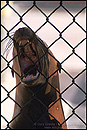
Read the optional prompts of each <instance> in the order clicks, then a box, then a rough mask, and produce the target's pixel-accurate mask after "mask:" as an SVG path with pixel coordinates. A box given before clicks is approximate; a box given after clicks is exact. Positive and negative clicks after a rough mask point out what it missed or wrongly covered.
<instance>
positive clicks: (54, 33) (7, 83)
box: [1, 1, 86, 129]
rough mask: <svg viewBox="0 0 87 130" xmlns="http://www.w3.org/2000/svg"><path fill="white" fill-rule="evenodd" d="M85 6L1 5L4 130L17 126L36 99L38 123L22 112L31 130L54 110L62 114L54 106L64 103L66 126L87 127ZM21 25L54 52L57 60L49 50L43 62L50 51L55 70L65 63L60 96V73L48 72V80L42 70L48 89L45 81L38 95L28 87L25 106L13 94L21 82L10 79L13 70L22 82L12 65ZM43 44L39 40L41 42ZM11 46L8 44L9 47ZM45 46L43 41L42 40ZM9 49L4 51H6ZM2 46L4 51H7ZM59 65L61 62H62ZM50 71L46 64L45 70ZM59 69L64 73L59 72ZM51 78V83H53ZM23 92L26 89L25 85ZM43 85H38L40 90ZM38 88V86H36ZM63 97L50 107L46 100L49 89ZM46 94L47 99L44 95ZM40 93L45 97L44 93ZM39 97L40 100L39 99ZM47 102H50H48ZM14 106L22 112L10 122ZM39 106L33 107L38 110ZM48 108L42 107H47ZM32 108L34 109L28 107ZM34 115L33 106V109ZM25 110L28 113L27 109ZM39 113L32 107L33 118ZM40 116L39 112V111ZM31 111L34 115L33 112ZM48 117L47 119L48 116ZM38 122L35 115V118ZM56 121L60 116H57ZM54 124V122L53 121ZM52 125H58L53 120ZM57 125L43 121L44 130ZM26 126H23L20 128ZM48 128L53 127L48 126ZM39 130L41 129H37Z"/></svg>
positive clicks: (74, 3) (56, 3)
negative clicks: (17, 33) (17, 31)
mask: <svg viewBox="0 0 87 130" xmlns="http://www.w3.org/2000/svg"><path fill="white" fill-rule="evenodd" d="M85 5H86V2H84V1H70V2H68V1H64V2H63V1H2V2H1V15H2V16H1V18H2V20H1V24H2V25H1V33H2V36H1V45H2V46H1V55H2V57H1V78H2V80H1V81H2V82H1V84H2V86H1V92H2V96H1V112H2V113H1V114H2V118H1V119H2V120H1V128H2V129H3V128H4V129H8V128H10V123H12V122H14V121H15V120H16V119H17V118H18V117H20V116H21V113H22V112H24V111H25V110H26V108H27V106H29V105H30V104H32V103H33V102H32V101H34V102H35V100H36V106H39V105H40V106H41V107H42V108H43V111H44V107H45V111H44V112H43V114H42V113H41V116H40V115H39V114H40V113H39V114H38V119H37V120H34V119H32V115H31V119H30V117H29V116H28V115H27V114H25V113H24V117H23V119H24V121H25V120H26V119H27V118H28V120H29V121H30V122H31V123H33V128H36V126H35V124H36V123H38V125H39V126H40V128H42V126H43V125H44V124H42V122H39V121H41V120H42V119H44V118H46V119H48V118H49V117H50V119H51V118H52V119H53V120H54V119H55V118H56V116H57V113H56V116H54V115H52V114H51V113H50V110H51V109H52V107H54V109H55V110H59V106H57V107H56V104H57V103H58V102H59V100H60V99H61V102H62V104H63V109H64V115H65V121H66V124H67V128H72V129H74V128H77V129H78V128H81V129H83V128H86V116H85V111H86V85H85V83H86V75H85V70H86V68H85V67H86V49H85V48H86V44H85V43H86V36H85V35H86V20H85V18H86V6H85ZM20 27H28V28H29V27H30V28H32V30H33V31H34V32H35V33H36V34H37V35H38V36H39V37H41V39H42V40H44V41H46V43H47V45H48V47H47V48H48V50H49V49H50V50H51V51H52V52H53V54H54V56H55V57H54V56H52V55H51V54H50V53H49V51H46V53H45V54H44V55H43V56H42V55H41V57H40V59H39V61H40V60H42V59H43V57H45V56H46V55H47V53H48V56H49V57H51V59H52V60H54V61H55V62H56V63H57V65H58V66H57V67H59V66H60V64H61V74H59V81H60V92H59V91H58V90H57V89H56V84H55V83H54V79H55V75H56V74H57V71H58V70H59V69H58V68H56V70H53V71H52V68H51V69H50V71H51V72H50V75H49V76H48V77H46V75H44V73H43V72H41V70H39V73H40V74H41V75H43V77H44V78H45V79H46V83H47V84H48V88H47V89H46V91H45V87H46V83H45V84H44V85H43V86H42V88H40V89H39V90H38V91H35V92H33V90H32V89H27V93H26V95H23V96H22V97H21V101H23V99H24V98H25V96H26V97H27V96H28V94H29V93H31V95H32V96H31V99H27V100H26V103H24V104H23V105H22V106H21V104H20V103H19V102H18V101H17V102H16V100H15V91H16V90H17V89H19V88H20V84H21V82H20V81H19V82H18V83H16V79H15V78H12V73H11V71H14V73H15V75H18V77H20V79H21V75H20V74H19V73H18V72H17V71H16V70H15V69H14V68H12V64H13V62H14V60H15V59H17V58H18V56H19V54H17V56H15V57H13V54H12V52H13V49H11V48H13V43H12V38H13V34H14V32H15V31H16V30H17V29H18V28H20ZM40 42H41V41H40ZM7 43H8V46H6V45H7ZM41 44H42V42H41ZM5 46H6V48H5ZM4 48H5V49H6V50H4ZM59 62H60V64H59ZM45 67H47V66H45ZM59 71H60V70H59ZM50 80H52V81H53V83H52V82H50ZM22 87H23V89H24V90H25V87H24V86H22ZM39 87H40V86H39ZM35 89H36V88H35ZM50 90H52V92H54V93H55V95H56V94H57V96H58V95H59V97H57V98H56V100H54V99H55V98H53V96H52V97H51V99H52V98H53V100H54V101H53V102H51V104H50V105H49V106H47V105H48V103H49V101H48V99H49V98H48V97H49V94H51V93H49V91H50ZM43 91H44V92H45V93H46V96H47V97H44V96H43ZM40 94H41V95H40ZM39 96H40V97H39ZM46 101H47V102H46ZM14 104H16V106H17V107H19V109H20V111H19V112H18V113H16V115H15V117H14V118H13V119H12V114H13V109H14ZM36 106H35V107H36ZM43 106H44V107H43ZM29 108H30V107H29ZM30 110H31V111H33V108H31V109H30ZM26 111H27V110H26ZM37 111H38V109H37V110H36V108H34V111H33V115H34V113H35V112H37ZM39 112H41V111H39ZM31 113H32V112H31ZM46 114H47V115H48V116H47V117H46ZM35 118H36V117H35ZM56 119H57V118H56ZM48 120H49V119H48ZM51 121H52V120H51ZM56 121H57V125H58V127H57V128H59V127H60V128H61V127H62V126H63V125H64V121H62V122H59V119H57V120H56ZM53 122H54V121H53ZM53 122H50V124H49V121H48V122H45V127H44V128H52V129H55V125H54V124H52V123H53ZM22 125H23V124H21V126H22ZM49 125H50V126H49ZM38 128H39V127H38Z"/></svg>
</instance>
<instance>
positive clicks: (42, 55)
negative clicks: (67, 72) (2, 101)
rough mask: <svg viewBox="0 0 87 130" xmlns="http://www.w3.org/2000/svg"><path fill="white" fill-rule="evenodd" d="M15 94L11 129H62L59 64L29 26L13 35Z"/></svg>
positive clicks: (64, 123) (64, 126) (63, 124)
mask: <svg viewBox="0 0 87 130" xmlns="http://www.w3.org/2000/svg"><path fill="white" fill-rule="evenodd" d="M13 44H14V46H13V67H12V75H13V76H14V73H15V77H16V85H17V87H16V95H15V107H14V113H13V118H12V121H11V124H10V128H11V129H62V128H63V129H66V128H67V127H66V122H65V118H64V113H63V108H62V104H61V98H60V87H59V74H58V70H59V71H60V70H61V68H60V63H59V62H58V61H57V60H55V59H54V55H53V53H52V52H51V51H50V49H48V46H47V44H46V43H45V42H44V41H43V40H41V39H40V38H39V37H38V36H37V35H36V34H35V33H34V31H33V30H32V29H30V28H26V27H23V28H19V29H18V30H17V31H16V32H15V33H14V36H13Z"/></svg>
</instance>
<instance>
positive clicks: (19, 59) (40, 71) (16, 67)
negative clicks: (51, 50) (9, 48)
mask: <svg viewBox="0 0 87 130" xmlns="http://www.w3.org/2000/svg"><path fill="white" fill-rule="evenodd" d="M13 43H14V47H13V69H12V72H15V74H16V75H15V76H16V80H17V81H16V82H17V83H18V82H20V81H21V83H23V84H25V85H28V86H29V87H32V86H37V85H44V84H46V79H47V77H48V68H49V60H48V54H47V51H48V49H47V47H46V45H45V43H44V42H43V41H42V40H41V39H40V38H39V37H38V36H37V35H36V34H35V33H34V32H33V31H32V30H31V29H30V28H26V27H23V28H19V29H18V30H17V31H16V32H15V33H14V36H13Z"/></svg>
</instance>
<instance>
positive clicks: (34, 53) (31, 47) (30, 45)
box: [29, 43, 36, 56]
mask: <svg viewBox="0 0 87 130" xmlns="http://www.w3.org/2000/svg"><path fill="white" fill-rule="evenodd" d="M29 46H30V49H31V50H32V52H33V53H34V56H36V52H35V50H34V49H33V47H32V43H30V44H29Z"/></svg>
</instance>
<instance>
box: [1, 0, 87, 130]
mask: <svg viewBox="0 0 87 130" xmlns="http://www.w3.org/2000/svg"><path fill="white" fill-rule="evenodd" d="M25 2H26V1H25ZM84 2H85V1H84ZM77 6H78V5H77ZM6 8H9V9H10V10H11V11H12V12H15V14H16V15H17V17H19V21H17V22H16V24H15V25H13V27H12V28H10V30H8V27H6V26H4V24H3V22H2V24H1V27H2V29H3V30H4V31H5V33H6V34H5V36H3V37H2V39H1V44H4V42H5V41H6V39H7V38H9V39H12V36H11V35H10V32H11V31H12V30H13V29H15V28H16V27H17V26H18V25H19V24H20V23H22V24H24V25H25V26H26V27H28V28H30V27H29V25H28V24H27V23H26V22H25V21H24V16H26V15H27V14H28V13H29V12H30V11H32V10H33V9H35V8H36V9H37V10H38V11H39V12H40V13H41V14H42V16H43V17H44V18H45V22H44V23H43V24H42V25H41V26H39V28H38V29H37V30H36V31H35V33H37V32H39V31H40V30H41V29H42V28H43V27H44V26H45V25H46V24H49V25H51V26H52V27H53V28H54V30H55V31H57V32H58V34H59V36H58V38H57V39H55V40H54V41H53V42H52V43H51V44H50V45H49V46H48V49H50V48H51V47H52V46H53V45H54V44H56V42H58V41H59V40H60V39H62V40H63V41H64V43H65V44H67V46H69V47H70V48H71V50H72V53H70V54H69V55H68V56H67V57H66V58H65V59H64V60H63V61H61V72H64V73H65V74H66V75H67V76H68V77H69V78H70V79H71V83H70V84H69V85H68V86H66V88H65V89H64V90H63V91H62V92H61V93H60V94H61V97H60V98H61V100H62V101H63V102H64V103H65V104H66V105H67V106H68V107H69V108H70V109H71V113H70V115H69V116H68V117H66V119H65V121H66V124H67V128H69V127H68V123H67V122H68V121H69V120H70V119H71V118H72V117H73V116H75V117H74V119H75V118H76V119H77V120H78V119H79V120H80V122H81V123H82V124H83V125H84V128H86V121H85V120H84V117H81V116H80V115H79V113H77V112H76V111H77V110H78V109H79V107H81V106H82V105H83V104H84V103H86V91H85V90H84V89H83V88H82V87H81V86H80V85H79V84H77V83H76V79H77V78H78V77H80V76H81V75H82V74H83V73H84V72H86V60H85V59H84V58H82V57H81V56H80V55H79V54H78V53H77V52H76V49H77V48H78V47H79V46H80V45H82V44H83V42H84V41H86V37H85V38H83V39H82V40H81V41H79V42H78V43H77V44H76V46H74V47H73V46H72V44H71V43H70V42H68V41H67V39H65V38H64V37H63V34H64V32H65V31H67V30H68V29H69V28H70V27H71V26H72V25H73V24H74V25H76V26H78V28H80V30H81V31H82V32H83V33H85V34H86V29H85V28H84V27H83V26H81V24H80V23H79V22H77V20H76V19H77V17H78V16H79V15H81V14H82V12H83V11H86V9H87V6H86V2H85V4H84V6H83V7H82V8H80V10H79V11H78V12H77V13H76V14H75V15H73V14H72V12H71V11H70V10H69V9H68V8H67V7H66V6H65V5H64V2H63V1H59V3H58V5H57V6H56V7H55V9H53V11H52V12H51V13H50V14H49V15H48V16H47V14H46V13H45V11H43V10H42V8H41V7H39V6H38V4H37V1H31V6H30V7H29V8H28V9H27V11H25V12H24V13H23V14H22V15H21V14H20V13H19V12H18V10H17V9H15V8H14V7H13V6H12V5H11V3H10V1H5V4H4V5H3V6H2V7H1V11H3V10H4V9H6ZM60 8H61V9H63V11H64V12H67V13H68V15H69V16H70V17H71V18H72V21H71V22H70V23H69V24H68V25H67V26H65V27H64V29H63V30H62V31H60V29H59V28H58V27H57V26H56V25H55V24H53V23H52V22H51V21H50V17H51V16H52V15H53V14H55V13H56V11H59V9H60ZM32 17H33V16H32ZM4 20H5V19H4ZM9 24H10V21H9ZM36 24H37V23H36ZM36 26H37V25H36ZM47 31H48V30H47ZM76 37H77V36H76ZM9 41H10V40H9ZM11 45H12V43H11V44H9V47H11ZM2 46H3V45H2ZM9 47H7V48H6V50H5V51H8V50H9ZM47 53H48V52H47ZM73 55H75V56H76V57H78V58H79V60H81V61H82V62H83V64H84V66H85V67H84V69H83V70H81V71H80V72H79V73H78V74H77V75H76V76H72V74H70V73H69V72H68V71H67V70H66V69H65V68H64V67H63V64H64V63H65V62H66V61H67V60H68V59H69V58H71V57H72V56H73ZM17 56H18V55H17ZM14 58H15V57H13V58H12V59H10V60H9V61H8V60H7V58H6V57H5V56H4V55H1V61H2V62H5V64H7V66H6V67H4V68H3V69H2V70H1V74H3V73H4V74H5V73H6V70H7V69H8V68H9V69H10V70H12V67H11V66H10V63H11V62H12V61H13V60H14ZM53 58H54V57H53ZM54 60H56V61H57V62H58V60H57V59H56V58H54ZM16 73H17V72H16ZM54 74H55V73H53V75H54ZM8 75H9V74H8ZM7 78H8V77H7ZM46 78H47V77H46ZM8 80H10V79H8ZM62 80H63V79H62ZM62 82H63V81H62ZM19 84H20V83H19ZM19 84H17V85H16V86H13V88H11V90H10V91H9V90H8V89H7V86H4V85H3V83H2V85H1V88H2V89H3V91H4V92H5V93H6V96H5V97H4V98H3V99H2V101H1V105H3V104H5V103H6V101H7V100H8V99H11V100H12V101H13V103H17V102H16V101H15V99H14V98H13V97H12V96H11V94H12V92H13V91H14V90H15V89H16V88H17V87H18V86H19ZM73 85H75V86H76V88H78V89H79V90H80V91H81V92H82V94H83V95H84V97H85V98H83V100H81V101H80V103H78V104H76V106H75V107H73V106H72V105H71V104H70V103H69V102H68V101H67V100H66V99H65V98H64V97H63V95H64V93H66V91H68V90H69V89H70V88H71V87H72V86H73ZM51 87H53V88H54V87H55V86H52V85H51ZM60 87H61V85H60ZM55 91H57V90H56V89H55ZM71 93H72V92H71ZM77 96H78V95H77ZM36 98H37V97H36ZM31 100H32V99H31ZM37 100H38V99H37ZM55 103H56V102H55ZM17 105H19V104H18V103H17ZM53 105H54V104H53ZM85 107H86V106H85ZM22 109H23V108H22ZM1 111H3V108H2V110H1ZM64 113H65V112H64ZM80 113H81V111H80ZM19 114H20V113H19ZM19 114H18V115H19ZM18 115H17V116H18ZM1 118H2V120H3V122H4V123H5V124H7V126H5V127H4V129H8V128H9V125H10V123H11V122H12V121H13V120H15V118H17V117H15V118H13V119H10V121H9V120H8V119H7V118H6V117H5V116H4V115H3V114H2V115H1ZM1 123H2V122H1ZM72 124H73V123H72ZM73 125H74V126H75V124H73ZM72 128H74V127H73V126H72Z"/></svg>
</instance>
